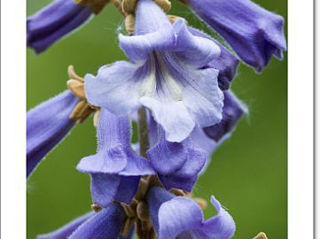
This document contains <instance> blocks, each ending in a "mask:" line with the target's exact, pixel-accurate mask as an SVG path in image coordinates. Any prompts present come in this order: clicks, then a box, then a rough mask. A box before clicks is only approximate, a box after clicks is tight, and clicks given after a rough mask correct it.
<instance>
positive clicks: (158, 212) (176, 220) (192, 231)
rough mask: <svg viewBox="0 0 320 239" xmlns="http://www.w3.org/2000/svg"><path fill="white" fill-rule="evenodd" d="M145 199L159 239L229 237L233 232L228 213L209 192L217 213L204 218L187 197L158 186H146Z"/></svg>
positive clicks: (224, 238) (215, 238)
mask: <svg viewBox="0 0 320 239" xmlns="http://www.w3.org/2000/svg"><path fill="white" fill-rule="evenodd" d="M147 201H148V205H149V210H150V215H151V219H152V222H153V225H154V227H155V229H156V232H157V235H158V237H159V239H186V238H190V239H191V238H193V239H200V238H201V239H229V238H231V237H232V236H233V234H234V232H235V223H234V221H233V219H232V217H231V216H230V214H229V213H228V212H227V211H226V210H225V209H223V208H222V206H221V204H220V203H219V202H218V201H217V200H216V199H215V198H214V197H213V196H211V203H212V205H213V206H214V207H215V209H216V211H217V214H216V215H215V216H214V217H212V218H210V219H208V220H204V217H203V213H202V210H201V208H200V206H199V205H198V204H197V203H196V202H194V201H193V200H192V199H191V198H187V197H176V196H174V195H173V194H171V193H169V192H167V191H165V190H163V189H161V188H158V187H153V188H151V189H150V191H149V193H148V198H147Z"/></svg>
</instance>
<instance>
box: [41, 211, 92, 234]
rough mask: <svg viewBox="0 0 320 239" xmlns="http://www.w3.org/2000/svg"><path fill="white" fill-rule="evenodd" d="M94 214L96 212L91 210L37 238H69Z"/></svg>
mask: <svg viewBox="0 0 320 239" xmlns="http://www.w3.org/2000/svg"><path fill="white" fill-rule="evenodd" d="M93 215H94V212H89V213H87V214H85V215H82V216H80V217H78V218H76V219H74V220H73V221H71V222H69V223H68V224H67V225H65V226H63V227H62V228H59V229H58V230H56V231H53V232H50V233H47V234H43V235H39V236H37V239H66V238H68V237H69V236H70V235H71V234H72V232H74V231H75V230H76V229H77V228H78V227H79V226H80V225H81V224H82V223H84V222H85V221H86V220H88V219H89V218H91V217H92V216H93Z"/></svg>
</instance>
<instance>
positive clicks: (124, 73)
mask: <svg viewBox="0 0 320 239" xmlns="http://www.w3.org/2000/svg"><path fill="white" fill-rule="evenodd" d="M146 71H148V69H146V68H144V67H139V66H137V65H134V64H132V63H129V62H126V61H118V62H115V63H114V64H112V65H106V66H103V67H101V68H100V69H99V72H98V75H97V76H96V77H94V76H92V75H89V74H87V75H86V76H85V78H84V80H85V84H84V88H85V92H86V96H87V99H88V101H89V103H90V104H92V105H95V106H99V107H102V108H106V109H108V110H109V111H111V112H112V113H114V114H117V115H128V113H130V112H132V111H134V110H136V109H138V107H139V106H140V104H139V100H138V99H139V89H140V85H141V81H139V79H140V78H141V79H142V78H144V77H145V75H146V74H147V73H149V72H146Z"/></svg>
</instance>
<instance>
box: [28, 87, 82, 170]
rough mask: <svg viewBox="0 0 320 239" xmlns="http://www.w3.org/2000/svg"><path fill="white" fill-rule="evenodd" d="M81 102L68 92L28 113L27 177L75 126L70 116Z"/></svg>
mask: <svg viewBox="0 0 320 239" xmlns="http://www.w3.org/2000/svg"><path fill="white" fill-rule="evenodd" d="M79 101H80V100H79V98H77V97H76V96H74V95H73V94H72V93H71V91H70V90H66V91H64V92H63V93H61V94H59V95H57V96H55V97H53V98H52V99H49V100H47V101H45V102H43V103H42V104H40V105H38V106H37V107H35V108H33V109H31V110H30V111H28V113H27V176H29V174H30V173H31V172H32V171H33V169H34V168H35V167H36V166H37V165H38V163H39V162H40V160H41V159H42V158H43V157H44V156H45V155H46V154H47V153H48V152H49V151H50V150H52V149H53V148H54V147H55V146H56V145H57V144H58V143H59V142H60V141H61V140H62V139H63V138H64V137H65V136H66V135H67V134H68V132H69V131H70V130H71V129H72V127H73V126H74V125H75V122H76V121H75V120H72V119H70V117H69V116H70V114H71V112H72V111H73V109H74V107H75V106H76V105H77V103H78V102H79Z"/></svg>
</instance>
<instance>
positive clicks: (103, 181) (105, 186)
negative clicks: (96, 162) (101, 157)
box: [91, 173, 140, 207]
mask: <svg viewBox="0 0 320 239" xmlns="http://www.w3.org/2000/svg"><path fill="white" fill-rule="evenodd" d="M139 180H140V177H138V176H135V177H121V176H118V175H112V174H102V173H95V174H91V196H92V201H93V203H95V204H98V205H99V206H101V207H107V206H108V205H109V204H110V203H112V202H114V201H118V202H124V203H127V204H130V202H131V200H132V198H133V197H134V195H135V194H136V192H137V189H138V186H139Z"/></svg>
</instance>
